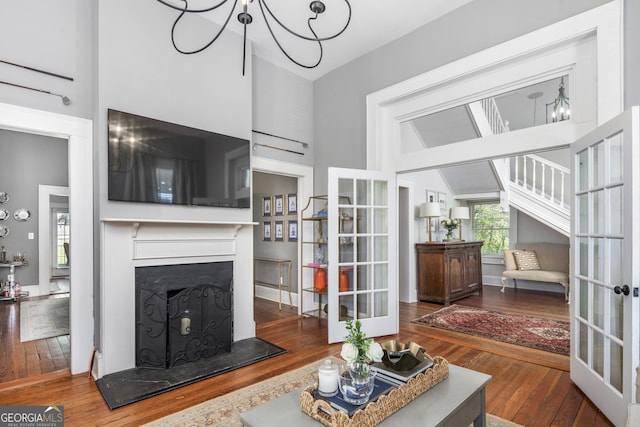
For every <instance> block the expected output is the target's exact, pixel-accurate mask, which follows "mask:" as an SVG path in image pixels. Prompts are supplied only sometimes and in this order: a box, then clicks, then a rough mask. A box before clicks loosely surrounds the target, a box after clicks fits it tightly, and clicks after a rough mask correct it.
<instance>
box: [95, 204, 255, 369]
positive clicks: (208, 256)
mask: <svg viewBox="0 0 640 427" xmlns="http://www.w3.org/2000/svg"><path fill="white" fill-rule="evenodd" d="M100 224H101V227H100V229H101V241H102V247H101V263H100V264H101V268H100V270H101V273H100V276H101V284H102V286H101V287H100V305H101V314H102V315H101V317H100V339H99V347H98V359H97V362H98V363H97V366H98V369H97V373H96V374H95V375H96V377H98V378H99V377H101V376H103V375H106V374H110V373H114V372H118V371H122V370H125V369H131V368H134V367H135V330H136V329H135V269H136V268H137V267H145V266H155V265H174V264H189V263H204V262H218V261H233V263H234V269H233V283H234V291H233V307H234V308H233V317H234V320H233V325H234V326H233V338H234V341H237V340H241V339H245V338H250V337H254V336H255V322H254V320H253V269H252V268H251V266H252V265H253V226H255V225H257V223H255V222H251V221H242V220H238V221H233V220H215V219H213V220H207V219H204V220H203V219H196V220H181V219H177V220H176V219H142V218H135V217H134V218H111V217H103V218H101V219H100Z"/></svg>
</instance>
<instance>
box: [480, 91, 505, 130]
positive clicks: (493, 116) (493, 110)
mask: <svg viewBox="0 0 640 427" xmlns="http://www.w3.org/2000/svg"><path fill="white" fill-rule="evenodd" d="M480 102H481V103H482V109H483V110H484V115H485V116H486V118H487V121H488V122H489V126H490V127H491V131H492V132H493V134H494V135H498V134H501V133H505V132H509V125H507V124H506V123H505V121H504V120H502V116H501V115H500V110H498V105H497V104H496V101H495V99H493V98H484V99H482V100H481V101H480Z"/></svg>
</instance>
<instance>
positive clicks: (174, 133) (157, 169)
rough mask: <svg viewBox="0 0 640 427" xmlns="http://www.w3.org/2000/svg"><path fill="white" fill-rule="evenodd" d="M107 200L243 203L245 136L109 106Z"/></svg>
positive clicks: (246, 195)
mask: <svg viewBox="0 0 640 427" xmlns="http://www.w3.org/2000/svg"><path fill="white" fill-rule="evenodd" d="M108 126H109V154H108V167H109V176H108V194H109V196H108V197H109V200H118V201H126V202H143V203H164V204H174V205H195V206H216V207H228V208H248V207H249V206H250V203H249V200H250V197H251V188H250V182H251V167H250V144H249V141H248V140H246V139H240V138H234V137H231V136H227V135H221V134H218V133H214V132H209V131H204V130H199V129H194V128H190V127H187V126H182V125H177V124H173V123H167V122H163V121H160V120H155V119H150V118H147V117H141V116H137V115H135V114H129V113H123V112H122V111H116V110H111V109H109V110H108Z"/></svg>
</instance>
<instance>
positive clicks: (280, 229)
mask: <svg viewBox="0 0 640 427" xmlns="http://www.w3.org/2000/svg"><path fill="white" fill-rule="evenodd" d="M274 224H275V230H274V235H275V237H274V239H273V240H275V241H276V242H282V241H283V240H284V221H274Z"/></svg>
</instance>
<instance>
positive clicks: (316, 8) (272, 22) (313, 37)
mask: <svg viewBox="0 0 640 427" xmlns="http://www.w3.org/2000/svg"><path fill="white" fill-rule="evenodd" d="M157 1H158V2H160V3H162V4H163V5H165V6H167V7H170V8H172V9H175V10H177V11H179V12H180V14H179V15H178V17H177V18H176V20H175V21H174V23H173V25H172V27H171V42H172V43H173V47H174V48H175V49H176V50H177V51H178V52H180V53H182V54H185V55H191V54H194V53H199V52H202V51H203V50H205V49H207V48H208V47H209V46H211V45H212V44H213V43H214V42H215V41H216V40H217V39H218V37H220V34H222V32H223V31H224V30H225V28H227V25H228V24H229V21H230V20H231V16H232V15H233V13H234V11H235V9H236V6H237V4H238V0H233V6H232V7H231V10H230V11H229V14H228V15H227V17H226V19H225V21H224V24H222V26H221V28H220V30H219V31H218V32H217V33H216V34H215V35H214V36H213V37H212V38H211V40H209V41H208V42H206V43H205V44H204V45H203V46H201V47H199V48H197V49H193V50H184V49H181V48H180V47H178V45H177V44H176V39H175V31H176V26H177V25H178V22H179V21H180V20H181V19H182V18H183V17H184V16H185V14H187V13H206V12H210V11H212V10H215V9H217V8H219V7H221V6H223V5H225V4H226V3H227V2H230V1H231V0H216V1H217V2H216V3H215V4H214V5H212V6H210V7H206V8H199V9H190V8H189V5H188V3H187V0H180V1H181V2H182V6H176V5H174V4H172V3H170V0H157ZM240 1H241V2H242V12H240V13H238V15H237V19H238V21H239V22H240V23H241V24H242V25H243V30H244V35H243V50H242V75H243V76H244V72H245V62H246V52H247V25H249V24H251V22H253V17H252V16H251V14H250V13H249V12H248V4H249V3H253V0H240ZM256 1H257V3H258V5H259V6H260V12H261V13H262V17H263V18H264V22H265V24H266V25H267V29H268V30H269V33H270V34H271V37H272V38H273V40H274V42H275V43H276V45H277V46H278V48H279V49H280V51H281V52H282V53H283V54H284V55H285V56H286V57H287V58H288V59H289V60H290V61H291V62H293V63H294V64H296V65H298V66H300V67H303V68H315V67H317V66H318V65H319V64H320V62H321V61H322V54H323V48H322V42H323V41H327V40H331V39H334V38H336V37H338V36H339V35H340V34H342V33H343V32H344V31H345V30H346V29H347V27H348V26H349V23H350V22H351V5H350V4H349V0H344V2H345V4H346V6H347V10H348V14H347V18H346V22H345V24H344V26H343V27H341V28H340V29H339V30H338V31H337V32H335V33H332V34H329V35H326V36H319V35H318V34H317V33H316V30H314V29H313V27H312V23H313V22H314V21H315V20H316V19H318V16H319V15H321V14H322V13H324V11H325V10H326V6H325V4H324V3H323V2H321V1H312V2H311V3H310V4H309V9H310V10H311V13H312V16H310V17H309V18H308V19H307V26H308V27H309V32H310V33H309V34H300V33H298V32H296V31H293V30H291V29H290V28H288V27H287V26H286V25H284V23H283V22H282V21H281V20H280V19H278V18H277V17H276V16H275V15H274V13H273V12H272V11H271V9H270V8H269V5H268V4H267V1H266V0H256ZM276 25H277V26H279V27H280V28H282V29H283V30H285V31H286V32H288V33H289V34H291V35H293V36H295V37H297V38H299V39H302V40H306V41H309V42H312V43H317V44H318V51H319V52H318V59H317V61H315V62H313V61H312V63H309V64H305V63H302V62H301V61H298V60H296V59H294V58H293V56H292V55H291V54H289V53H288V52H287V51H286V50H285V48H284V47H283V45H282V43H281V42H280V40H278V38H277V37H276V35H275V33H274V30H273V27H275V26H276Z"/></svg>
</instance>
